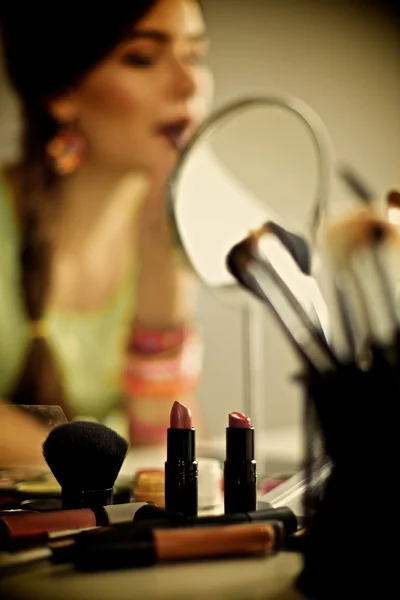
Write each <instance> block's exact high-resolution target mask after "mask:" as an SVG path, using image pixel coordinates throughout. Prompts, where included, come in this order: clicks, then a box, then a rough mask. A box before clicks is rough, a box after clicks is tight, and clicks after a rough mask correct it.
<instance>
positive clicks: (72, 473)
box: [43, 421, 129, 509]
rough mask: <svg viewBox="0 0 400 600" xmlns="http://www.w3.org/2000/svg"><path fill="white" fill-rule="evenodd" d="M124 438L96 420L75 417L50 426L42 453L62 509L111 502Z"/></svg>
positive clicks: (122, 454) (121, 458)
mask: <svg viewBox="0 0 400 600" xmlns="http://www.w3.org/2000/svg"><path fill="white" fill-rule="evenodd" d="M128 447H129V446H128V442H127V441H126V440H125V439H124V438H122V437H121V436H120V435H118V434H117V433H116V432H115V431H113V430H112V429H110V428H109V427H106V426H105V425H101V424H99V423H90V422H87V421H75V422H72V423H63V424H62V425H59V426H58V427H55V428H54V429H52V431H51V432H50V433H49V435H48V436H47V438H46V440H45V442H44V444H43V455H44V458H45V460H46V462H47V464H48V466H49V467H50V469H51V471H52V473H53V475H54V477H55V478H56V479H57V481H58V483H59V484H60V486H61V497H62V506H63V508H64V509H74V508H94V507H98V506H106V505H108V504H112V497H113V487H114V483H115V480H116V478H117V476H118V473H119V471H120V469H121V466H122V463H123V461H124V459H125V456H126V453H127V451H128Z"/></svg>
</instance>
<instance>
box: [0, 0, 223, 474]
mask: <svg viewBox="0 0 400 600" xmlns="http://www.w3.org/2000/svg"><path fill="white" fill-rule="evenodd" d="M7 4H8V6H4V7H3V6H2V7H1V9H0V22H1V26H2V34H1V35H2V41H3V47H4V54H5V62H6V69H7V73H8V76H9V79H10V82H11V84H12V86H13V88H14V90H15V91H16V93H17V96H18V98H19V102H20V107H21V116H22V121H23V137H22V144H21V156H20V160H19V161H18V162H17V164H13V165H4V166H3V169H2V170H1V171H0V229H1V235H0V243H1V244H2V252H1V255H2V260H1V265H0V281H1V289H2V294H1V297H0V356H1V362H0V396H1V397H2V398H3V399H4V401H5V402H9V403H12V404H16V405H30V404H36V405H58V406H61V407H62V409H63V411H64V413H65V414H66V416H67V418H68V419H71V418H95V419H97V420H98V421H100V422H103V423H105V424H108V425H110V426H112V427H114V428H115V429H117V430H119V431H120V433H123V434H125V435H127V436H130V439H131V441H132V443H133V444H135V443H137V444H142V443H144V444H148V443H162V442H163V440H164V436H165V431H166V427H167V424H168V416H169V412H170V408H171V404H172V402H173V401H174V400H176V399H183V400H184V402H186V403H187V402H189V403H190V402H191V396H192V393H193V391H194V389H195V388H196V385H197V382H198V378H199V375H200V370H201V346H200V339H199V334H198V332H197V330H196V327H195V324H194V322H193V318H194V282H193V281H192V277H191V275H190V274H188V273H187V272H185V270H184V268H183V266H182V265H180V264H179V260H178V259H177V255H176V252H175V249H174V244H173V239H172V235H171V231H170V226H169V222H168V219H167V214H166V202H165V200H166V195H165V183H166V181H167V179H168V176H169V175H170V173H171V171H172V169H173V168H174V166H175V164H176V161H177V159H178V156H179V148H180V147H182V146H184V145H185V144H186V143H187V142H188V141H189V140H190V138H191V136H192V135H193V134H194V132H195V131H196V129H197V127H198V126H199V124H200V123H201V121H202V120H203V119H204V117H205V116H206V114H207V111H208V110H209V107H210V102H211V98H212V78H211V75H210V72H209V69H208V67H207V61H206V55H207V47H208V41H207V33H206V27H205V23H204V19H203V15H202V11H201V8H200V5H199V4H198V2H197V1H196V0H153V1H150V0H140V1H135V2H130V3H129V2H113V3H112V6H111V7H110V6H108V7H106V5H104V8H101V5H100V4H97V5H96V10H95V11H94V10H93V9H92V10H91V11H90V12H87V13H86V14H85V13H82V6H81V5H80V4H78V3H75V2H72V3H68V6H66V9H65V11H64V12H63V13H62V14H60V16H59V15H58V14H57V15H56V14H55V13H53V12H52V10H51V9H50V8H49V5H47V4H45V3H44V2H43V3H41V2H35V3H30V4H27V5H25V4H24V5H22V3H18V2H14V3H7ZM187 365H190V369H189V368H186V366H187ZM1 414H3V417H2V416H1ZM7 414H11V413H9V411H5V410H3V411H2V413H0V429H1V430H0V439H1V442H0V465H1V463H2V460H5V459H3V456H7V461H8V462H12V456H13V455H15V456H16V455H17V454H18V456H19V457H20V458H21V455H23V456H25V457H26V460H28V459H29V458H31V459H32V460H37V459H38V458H39V456H40V443H39V441H40V440H42V439H43V435H44V434H45V432H46V428H44V429H39V428H40V427H41V426H40V425H36V423H34V422H33V421H31V420H30V419H29V417H27V416H26V415H25V414H20V412H19V411H18V412H15V414H13V416H12V418H11V417H10V418H9V417H6V416H5V415H7ZM18 423H19V425H18ZM24 431H25V432H26V435H27V436H30V439H31V440H32V439H36V440H37V443H36V442H32V441H31V442H30V444H29V445H30V446H32V443H33V445H34V446H35V448H34V449H31V450H29V448H28V445H26V452H24V450H23V446H24ZM32 436H33V437H32ZM2 448H3V450H2ZM13 448H15V454H14V451H13ZM21 460H22V461H24V459H23V458H22V459H21Z"/></svg>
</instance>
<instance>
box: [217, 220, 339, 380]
mask: <svg viewBox="0 0 400 600" xmlns="http://www.w3.org/2000/svg"><path fill="white" fill-rule="evenodd" d="M263 235H264V228H263V227H262V228H261V229H260V230H258V231H256V232H254V233H251V234H250V235H249V236H248V237H247V238H245V239H244V240H242V241H241V242H239V243H238V244H236V245H235V246H233V248H231V250H230V251H229V253H228V255H227V258H226V265H227V268H228V270H229V272H230V273H231V274H232V275H233V277H235V279H236V280H237V281H238V282H239V283H240V284H241V285H242V286H243V287H244V288H245V289H247V290H248V291H249V292H251V293H252V294H253V295H255V296H256V297H257V298H259V299H260V300H261V301H262V302H263V303H264V304H266V305H267V306H268V307H269V308H270V309H272V311H273V312H274V314H275V316H276V317H277V318H278V321H279V323H280V324H281V326H282V327H283V330H284V332H285V333H286V335H287V336H288V337H289V339H290V341H291V342H292V343H293V344H294V346H295V348H296V349H297V350H298V351H299V353H300V354H301V356H302V357H303V358H304V359H305V360H306V362H308V364H309V365H310V366H312V367H313V368H314V369H315V370H317V371H318V372H320V373H325V372H326V371H329V370H331V369H332V368H334V366H335V364H336V362H335V357H333V355H332V353H331V350H330V348H329V345H328V344H327V341H326V338H325V336H324V333H323V331H322V328H321V326H320V323H319V321H318V322H316V321H315V320H314V319H313V317H314V310H311V311H310V312H308V311H307V308H308V307H309V306H310V296H309V290H307V289H305V286H302V285H299V283H300V280H299V276H302V277H305V276H304V275H303V274H302V273H301V271H300V269H298V268H297V267H296V264H295V263H294V261H293V260H291V257H290V256H289V255H288V253H287V252H286V251H285V249H284V248H283V247H282V246H281V245H280V244H278V246H277V247H276V248H275V250H277V252H276V255H275V257H274V258H278V260H276V261H275V264H272V262H271V261H270V260H269V256H270V253H269V248H266V247H265V246H264V244H263V246H262V253H261V252H259V250H258V248H259V246H260V244H259V240H260V238H262V236H263ZM267 237H270V236H267ZM275 242H276V241H275V240H273V239H272V240H268V244H269V243H270V244H274V243H275ZM268 244H267V245H268ZM275 246H276V243H275ZM271 254H273V252H272V249H271ZM279 258H281V259H282V260H279ZM290 260H291V265H290V268H289V269H288V268H287V267H288V262H289V263H290ZM311 308H313V307H311ZM314 308H315V307H314Z"/></svg>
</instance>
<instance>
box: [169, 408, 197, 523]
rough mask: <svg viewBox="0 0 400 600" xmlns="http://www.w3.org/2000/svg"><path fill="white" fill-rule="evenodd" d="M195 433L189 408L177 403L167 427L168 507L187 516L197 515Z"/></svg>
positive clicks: (170, 510)
mask: <svg viewBox="0 0 400 600" xmlns="http://www.w3.org/2000/svg"><path fill="white" fill-rule="evenodd" d="M195 433H196V432H195V429H194V427H192V415H191V412H190V410H189V409H188V408H187V406H185V405H184V404H181V403H180V402H175V403H174V405H173V406H172V410H171V416H170V427H169V428H168V430H167V460H166V462H165V509H166V511H167V512H169V513H181V514H182V515H184V516H186V517H195V516H196V515H197V479H198V474H197V461H196V453H195V441H196V440H195V438H196V436H195Z"/></svg>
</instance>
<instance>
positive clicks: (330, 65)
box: [199, 0, 400, 433]
mask: <svg viewBox="0 0 400 600" xmlns="http://www.w3.org/2000/svg"><path fill="white" fill-rule="evenodd" d="M204 4H205V8H206V13H207V15H208V21H209V27H210V33H211V39H212V46H211V64H212V66H213V69H214V72H215V77H216V103H217V105H220V104H222V103H224V102H225V101H227V100H231V99H232V98H234V97H238V96H244V95H248V94H250V93H260V92H261V93H262V92H266V91H267V92H268V91H282V92H287V93H290V94H293V95H296V96H298V97H299V98H301V99H303V100H304V101H305V102H307V103H308V104H309V105H310V106H311V107H313V108H314V110H316V111H317V112H318V113H319V115H320V116H321V118H322V119H323V120H324V122H325V124H326V125H327V127H328V129H329V131H330V134H331V136H332V138H333V142H334V145H335V151H336V155H337V157H338V158H340V159H341V160H345V161H348V162H349V163H350V164H351V165H353V166H354V168H355V169H356V170H357V172H359V173H360V174H362V175H363V176H364V178H365V179H366V181H367V182H368V183H369V185H370V186H371V187H372V189H374V190H375V191H376V194H377V197H378V198H381V197H382V198H383V196H384V193H385V192H386V191H387V190H388V188H390V187H391V186H393V185H396V184H397V185H399V184H400V30H399V27H398V21H397V17H396V15H395V14H394V11H389V9H388V7H387V6H385V3H382V2H380V3H379V2H376V3H373V2H366V1H359V2H357V1H351V0H247V1H246V2H243V1H242V0H208V1H207V0H205V2H204ZM273 127H274V123H273V122H271V131H272V132H274V128H273ZM276 133H277V131H276ZM292 134H293V130H292V123H291V124H289V123H287V124H286V129H284V127H283V123H282V124H281V125H280V128H279V136H282V135H283V136H285V135H286V136H287V137H286V145H287V147H289V146H290V144H291V136H292ZM281 141H282V140H278V139H277V140H276V142H277V145H278V142H279V143H280V142H281ZM244 160H245V159H244ZM301 160H302V157H301V155H300V156H299V165H301ZM345 194H346V192H345V190H344V189H343V188H342V187H341V186H340V185H337V186H336V188H335V190H334V194H333V197H332V201H333V202H339V201H341V200H342V198H343V197H344V196H345ZM299 196H301V190H299V194H297V195H293V196H292V197H291V198H290V196H286V197H285V201H286V202H290V201H291V202H293V210H297V209H298V202H299V201H300V200H299ZM199 312H200V317H201V320H202V322H203V324H204V328H205V335H206V348H207V356H206V370H205V376H204V381H203V385H202V388H201V400H202V403H203V406H204V408H205V410H206V413H207V417H208V419H207V422H208V423H209V425H210V428H211V429H212V430H213V432H214V433H217V432H218V433H220V432H221V424H222V423H225V421H226V413H227V411H228V410H231V409H232V408H233V407H234V408H237V409H240V407H241V406H243V368H242V367H243V363H242V362H241V357H242V354H241V340H242V339H243V338H242V324H243V323H242V319H241V315H240V314H238V313H237V312H235V311H234V310H232V309H227V308H226V307H225V306H224V305H222V304H221V303H219V302H218V301H216V300H215V299H214V297H213V295H212V294H211V293H210V292H207V290H204V289H203V290H202V292H201V301H200V310H199ZM260 328H262V329H263V336H264V341H265V350H264V353H265V354H264V356H263V358H262V360H261V361H258V364H259V365H260V363H261V365H263V367H264V377H265V381H264V396H265V401H264V403H263V405H262V406H261V407H259V408H258V410H257V416H258V418H259V419H260V420H261V421H262V425H263V426H264V427H266V428H268V429H274V428H281V427H287V426H294V427H299V425H300V418H301V396H300V394H299V391H298V390H297V388H296V386H295V385H294V384H293V383H292V382H291V375H292V374H293V373H294V372H295V371H296V368H297V360H296V358H295V357H294V355H293V352H292V350H291V348H290V347H289V345H288V343H287V342H286V340H285V339H284V337H283V335H282V333H281V332H280V330H279V329H278V327H277V325H276V324H275V323H274V322H273V321H272V319H271V318H270V317H269V315H266V316H265V317H263V318H262V319H261V320H260Z"/></svg>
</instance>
